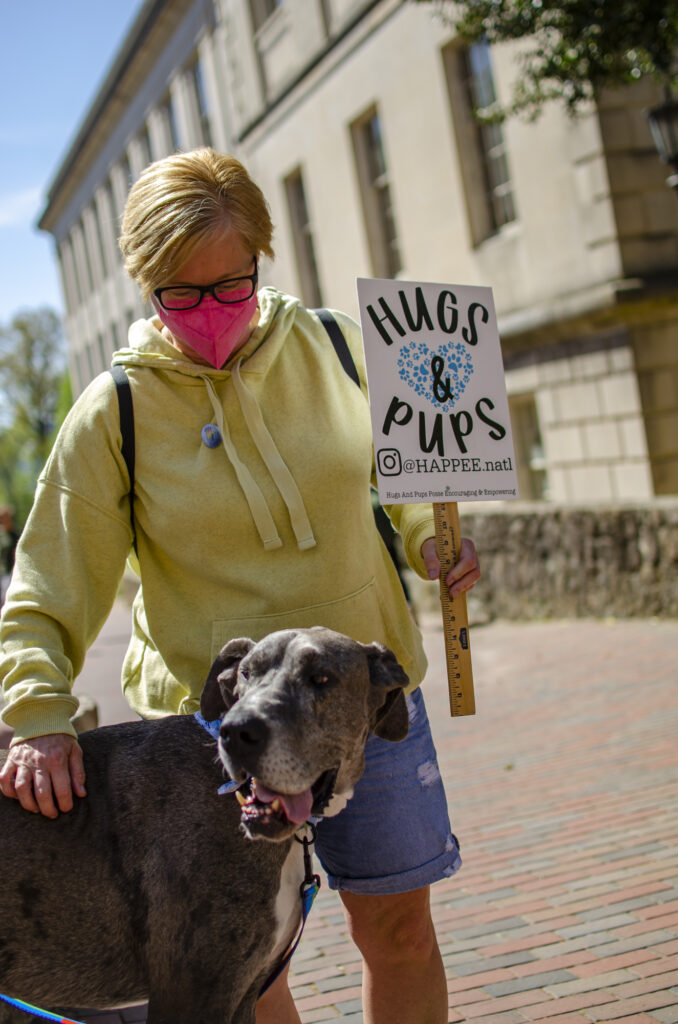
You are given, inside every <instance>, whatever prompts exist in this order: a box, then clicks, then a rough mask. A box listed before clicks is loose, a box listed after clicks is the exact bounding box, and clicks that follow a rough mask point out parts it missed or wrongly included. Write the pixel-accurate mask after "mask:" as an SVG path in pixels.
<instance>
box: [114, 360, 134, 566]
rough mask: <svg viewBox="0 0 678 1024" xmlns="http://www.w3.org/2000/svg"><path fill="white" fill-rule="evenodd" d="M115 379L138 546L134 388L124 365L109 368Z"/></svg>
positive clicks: (132, 516) (132, 519)
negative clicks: (135, 510) (135, 498)
mask: <svg viewBox="0 0 678 1024" xmlns="http://www.w3.org/2000/svg"><path fill="white" fill-rule="evenodd" d="M109 372H110V374H111V376H112V377H113V380H114V381H115V391H116V394H117V396H118V409H119V411H120V433H121V434H122V457H123V459H124V460H125V465H126V466H127V473H128V475H129V517H130V522H131V524H132V533H133V534H134V547H135V549H136V546H137V537H136V529H135V527H134V405H133V404H132V389H131V387H130V383H129V378H128V376H127V373H126V371H125V367H124V366H117V365H116V366H111V367H110V370H109Z"/></svg>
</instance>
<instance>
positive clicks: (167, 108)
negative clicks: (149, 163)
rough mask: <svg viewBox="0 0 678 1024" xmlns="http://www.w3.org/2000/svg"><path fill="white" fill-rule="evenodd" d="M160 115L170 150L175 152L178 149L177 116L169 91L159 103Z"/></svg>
mask: <svg viewBox="0 0 678 1024" xmlns="http://www.w3.org/2000/svg"><path fill="white" fill-rule="evenodd" d="M160 115H161V117H162V120H163V125H164V128H165V135H166V137H167V139H168V141H169V144H170V150H171V152H172V153H175V152H176V151H177V150H178V149H179V131H178V129H177V118H176V114H175V112H174V103H173V101H172V97H171V95H170V94H169V93H168V94H167V95H166V96H165V98H164V100H163V101H162V103H161V104H160ZM163 155H164V154H163Z"/></svg>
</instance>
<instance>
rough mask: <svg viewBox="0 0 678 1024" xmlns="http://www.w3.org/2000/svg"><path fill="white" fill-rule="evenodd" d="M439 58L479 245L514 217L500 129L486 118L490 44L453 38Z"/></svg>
mask: <svg viewBox="0 0 678 1024" xmlns="http://www.w3.org/2000/svg"><path fill="white" fill-rule="evenodd" d="M443 61H444V64H445V72H446V77H447V87H448V93H449V98H450V105H451V108H452V117H453V122H454V130H455V134H456V137H457V149H458V152H459V159H460V163H461V172H462V178H463V180H464V186H465V191H466V199H467V205H468V209H469V217H470V221H471V233H472V236H473V242H474V244H475V245H478V244H479V243H480V242H482V241H483V240H484V239H485V238H488V237H489V236H490V235H493V234H496V233H497V232H498V231H499V229H500V228H501V227H502V226H503V225H504V224H508V223H509V222H510V221H513V220H515V219H516V210H515V204H514V200H513V189H512V186H511V177H510V173H509V166H508V158H507V151H506V141H505V137H504V130H503V128H502V125H501V124H500V123H499V122H493V121H489V120H487V118H489V117H491V116H492V114H493V113H494V112H495V110H496V107H497V94H496V91H495V85H494V76H493V74H492V60H491V54H490V47H489V45H488V44H487V43H485V42H480V43H474V44H473V45H471V46H468V47H460V46H458V45H456V44H454V43H453V44H450V46H448V47H446V49H445V50H444V51H443ZM483 118H484V119H485V120H483Z"/></svg>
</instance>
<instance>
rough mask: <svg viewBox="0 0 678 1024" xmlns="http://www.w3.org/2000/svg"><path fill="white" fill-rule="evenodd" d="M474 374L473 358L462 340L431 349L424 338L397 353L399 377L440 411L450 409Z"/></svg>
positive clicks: (404, 346) (403, 347) (448, 410)
mask: <svg viewBox="0 0 678 1024" xmlns="http://www.w3.org/2000/svg"><path fill="white" fill-rule="evenodd" d="M472 373H473V360H472V359H471V355H470V353H469V350H468V346H467V345H464V344H463V342H457V343H456V344H455V343H454V342H449V343H448V344H446V345H440V346H439V347H438V348H437V349H434V350H431V349H430V348H429V347H428V345H427V344H426V342H425V341H413V342H411V343H410V344H408V345H403V346H402V348H401V349H400V354H399V356H398V374H399V375H400V379H401V380H402V381H404V382H405V384H407V385H408V387H411V388H412V389H413V390H414V391H416V393H417V394H418V395H420V396H421V397H422V398H425V399H426V401H427V402H433V403H434V404H435V406H436V407H437V408H438V409H439V410H440V411H441V412H450V411H451V410H452V409H454V407H455V405H456V403H457V401H458V400H459V398H460V397H461V395H463V393H464V391H465V389H466V385H467V384H468V382H469V381H470V379H471V375H472Z"/></svg>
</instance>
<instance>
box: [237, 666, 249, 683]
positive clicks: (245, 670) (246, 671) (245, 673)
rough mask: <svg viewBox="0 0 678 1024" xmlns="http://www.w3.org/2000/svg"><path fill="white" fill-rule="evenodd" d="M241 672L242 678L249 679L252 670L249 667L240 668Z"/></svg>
mask: <svg viewBox="0 0 678 1024" xmlns="http://www.w3.org/2000/svg"><path fill="white" fill-rule="evenodd" d="M239 672H240V678H241V679H245V680H247V679H249V677H250V670H249V669H248V668H241V669H240V670H239Z"/></svg>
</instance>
